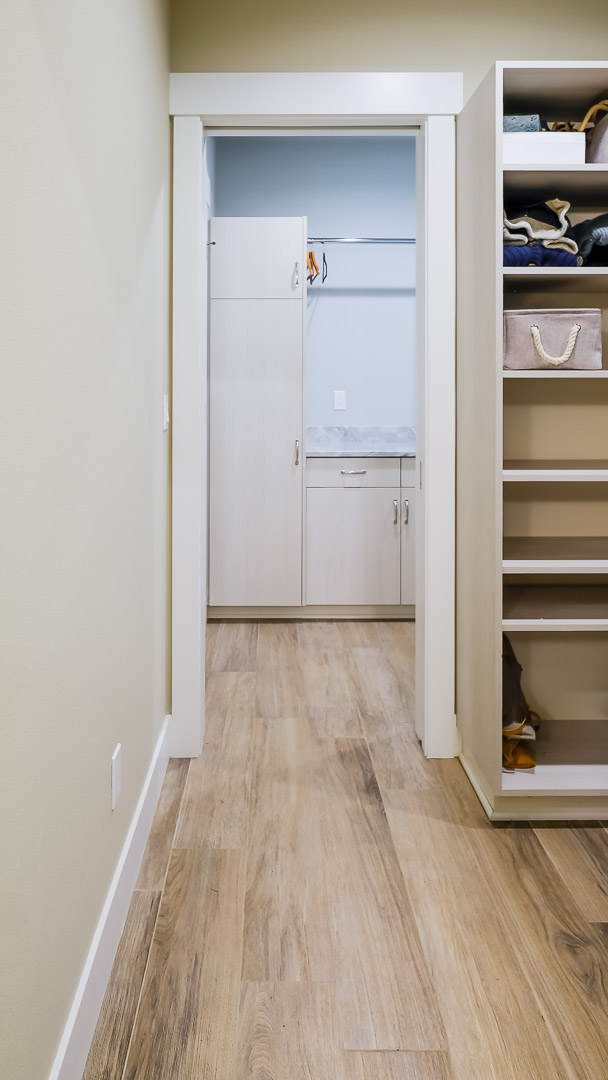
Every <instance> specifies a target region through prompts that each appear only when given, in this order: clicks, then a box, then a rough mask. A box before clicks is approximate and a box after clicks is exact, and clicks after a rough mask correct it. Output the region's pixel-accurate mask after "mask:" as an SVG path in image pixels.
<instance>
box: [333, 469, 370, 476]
mask: <svg viewBox="0 0 608 1080" xmlns="http://www.w3.org/2000/svg"><path fill="white" fill-rule="evenodd" d="M366 472H367V469H340V476H365V474H366Z"/></svg>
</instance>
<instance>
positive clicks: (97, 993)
mask: <svg viewBox="0 0 608 1080" xmlns="http://www.w3.org/2000/svg"><path fill="white" fill-rule="evenodd" d="M170 726H171V717H170V716H166V717H165V720H164V723H163V726H162V728H161V732H160V735H159V737H158V741H157V743H156V747H155V749H154V754H153V756H152V761H151V762H150V768H149V769H148V773H147V776H146V779H145V781H144V785H143V788H142V790H141V795H140V796H139V800H138V803H137V806H136V808H135V813H134V814H133V818H132V820H131V825H130V827H129V831H128V833H127V837H126V840H125V842H124V845H123V848H122V851H121V853H120V858H119V859H118V864H117V866H116V870H115V871H114V876H113V878H112V883H111V885H110V888H109V890H108V894H107V896H106V900H105V903H104V905H103V909H102V912H101V916H100V918H99V922H98V923H97V927H96V929H95V933H94V934H93V940H92V942H91V947H90V949H89V953H88V956H87V959H86V962H85V965H84V968H83V971H82V975H81V977H80V982H79V983H78V988H77V990H76V994H75V996H74V1001H73V1002H72V1008H71V1009H70V1013H69V1016H68V1020H67V1023H66V1026H65V1029H64V1032H63V1035H62V1037H61V1042H60V1043H59V1049H58V1051H57V1054H56V1057H55V1061H54V1063H53V1067H52V1069H51V1072H50V1075H49V1080H80V1077H81V1076H82V1072H83V1069H84V1067H85V1064H86V1060H87V1055H88V1053H89V1047H90V1045H91V1042H92V1039H93V1035H94V1034H95V1026H96V1024H97V1019H98V1017H99V1011H100V1009H101V1006H102V1003H103V998H104V994H105V992H106V987H107V985H108V979H109V978H110V973H111V971H112V965H113V963H114V957H115V956H116V950H117V949H118V943H119V941H120V937H121V934H122V932H123V929H124V925H125V920H126V918H127V912H128V910H129V904H130V902H131V897H132V895H133V890H134V888H135V883H136V881H137V875H138V873H139V867H140V865H141V860H142V858H143V854H144V849H145V847H146V842H147V840H148V835H149V832H150V828H151V825H152V820H153V818H154V813H155V811H156V806H157V803H158V799H159V796H160V791H161V788H162V785H163V780H164V778H165V772H166V771H167V764H168V762H169V731H170Z"/></svg>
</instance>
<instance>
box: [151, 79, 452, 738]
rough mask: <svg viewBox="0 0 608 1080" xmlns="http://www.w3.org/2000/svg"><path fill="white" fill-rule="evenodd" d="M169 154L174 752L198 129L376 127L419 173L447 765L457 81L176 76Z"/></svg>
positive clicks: (425, 420) (185, 549)
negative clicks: (402, 145) (400, 133)
mask: <svg viewBox="0 0 608 1080" xmlns="http://www.w3.org/2000/svg"><path fill="white" fill-rule="evenodd" d="M170 103H171V104H170V111H171V114H172V115H173V116H174V143H173V155H174V158H173V169H174V178H173V200H174V209H173V513H172V522H173V549H172V550H173V554H172V561H173V627H172V632H173V702H172V714H173V722H172V743H171V752H172V754H175V755H177V754H179V755H184V756H196V755H197V754H199V753H200V750H201V746H202V740H203V730H204V673H205V657H204V629H205V619H206V591H207V581H206V562H207V554H206V551H207V549H206V545H207V538H206V518H207V476H206V470H207V377H206V364H205V362H204V349H205V347H206V342H207V284H206V273H207V269H206V268H207V259H206V244H205V237H206V220H205V219H206V210H205V200H204V190H205V186H204V175H203V147H204V126H207V125H210V124H211V125H219V126H222V127H259V128H267V127H272V126H275V125H276V126H280V127H283V128H285V127H290V126H291V127H294V126H296V127H297V126H302V127H323V126H327V127H332V126H333V127H340V128H353V129H354V128H358V127H365V128H377V127H385V128H386V127H391V126H394V127H402V126H404V125H416V126H419V127H420V129H421V130H420V136H419V139H420V143H419V148H420V149H421V150H422V153H419V154H418V158H419V159H420V160H422V163H423V172H422V173H419V183H422V184H423V185H424V187H423V190H422V191H419V195H420V196H422V198H419V205H420V206H421V207H422V208H423V209H422V217H421V218H420V219H419V224H420V225H421V232H420V234H419V237H418V244H419V248H420V250H421V252H422V256H423V257H422V258H420V260H419V264H420V269H419V276H418V288H419V290H420V300H421V302H420V304H419V307H420V311H421V314H420V319H419V323H418V326H419V368H420V357H423V358H424V382H423V396H424V416H423V417H422V418H421V416H420V410H419V417H418V421H417V423H418V428H419V433H418V467H419V470H422V477H420V473H419V477H418V479H419V482H420V479H422V485H423V487H422V494H423V496H424V498H423V499H421V500H420V503H421V505H422V504H423V503H424V504H426V509H425V512H424V513H418V516H417V530H418V532H417V535H418V537H419V538H420V540H421V541H422V542H423V551H424V557H423V558H419V559H417V589H418V591H419V592H420V589H422V590H423V595H424V614H423V619H422V621H421V628H420V634H419V639H420V645H421V648H419V650H418V654H419V664H418V671H417V695H416V696H417V702H418V714H417V729H418V732H419V735H420V737H421V739H422V742H423V746H424V747H425V752H426V753H427V755H428V756H432V757H453V756H454V754H455V749H456V724H455V716H454V641H455V634H454V593H455V576H454V548H455V485H454V473H455V314H454V312H455V291H456V279H455V261H454V248H455V151H454V117H455V115H456V114H457V113H459V112H460V110H461V108H462V75H461V74H460V73H455V72H448V73H433V74H429V73H404V72H398V73H385V72H381V73H373V72H365V73H364V72H356V73H350V74H349V73H340V74H336V73H313V74H304V73H295V74H281V73H276V72H273V73H265V74H264V73H251V74H231V73H218V74H209V73H207V74H204V73H196V74H177V75H175V74H174V75H171V77H170Z"/></svg>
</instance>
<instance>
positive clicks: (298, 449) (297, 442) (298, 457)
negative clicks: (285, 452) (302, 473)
mask: <svg viewBox="0 0 608 1080" xmlns="http://www.w3.org/2000/svg"><path fill="white" fill-rule="evenodd" d="M299 464H300V440H299V439H296V465H299Z"/></svg>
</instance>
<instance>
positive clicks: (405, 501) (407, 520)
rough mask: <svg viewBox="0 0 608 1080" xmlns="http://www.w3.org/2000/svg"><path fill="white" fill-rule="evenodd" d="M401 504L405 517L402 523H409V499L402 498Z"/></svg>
mask: <svg viewBox="0 0 608 1080" xmlns="http://www.w3.org/2000/svg"><path fill="white" fill-rule="evenodd" d="M403 505H404V507H405V517H404V519H403V524H404V525H409V523H410V500H409V499H404V500H403Z"/></svg>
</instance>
